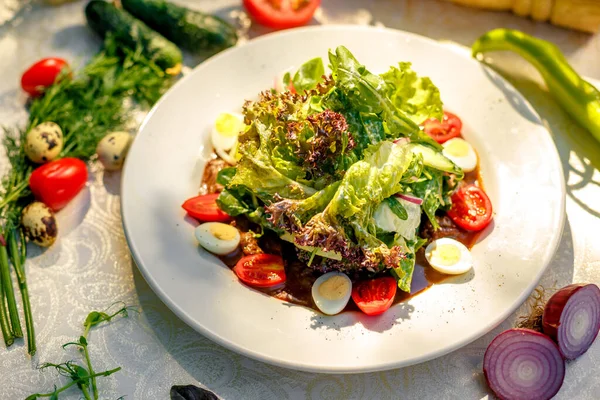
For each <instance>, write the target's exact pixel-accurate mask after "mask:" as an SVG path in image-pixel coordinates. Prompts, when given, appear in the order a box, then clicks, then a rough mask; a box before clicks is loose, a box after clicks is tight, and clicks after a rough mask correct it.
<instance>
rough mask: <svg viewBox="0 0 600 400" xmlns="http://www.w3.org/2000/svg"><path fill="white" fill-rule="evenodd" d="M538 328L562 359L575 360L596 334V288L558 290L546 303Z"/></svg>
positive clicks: (599, 307) (599, 308) (599, 321)
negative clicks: (549, 339) (554, 344)
mask: <svg viewBox="0 0 600 400" xmlns="http://www.w3.org/2000/svg"><path fill="white" fill-rule="evenodd" d="M542 325H543V328H544V333H545V334H546V335H548V336H550V337H551V338H552V339H554V340H555V341H556V343H558V348H559V349H560V352H561V353H562V355H563V356H564V357H565V358H566V359H569V360H573V359H575V358H577V357H579V356H580V355H582V354H583V353H585V352H586V351H587V349H589V348H590V346H591V345H592V343H593V342H594V339H596V336H597V335H598V331H599V330H600V288H598V286H597V285H594V284H582V283H576V284H572V285H569V286H565V287H564V288H562V289H560V290H559V291H558V292H556V293H554V295H553V296H552V297H550V300H548V302H547V303H546V307H545V308H544V315H543V316H542Z"/></svg>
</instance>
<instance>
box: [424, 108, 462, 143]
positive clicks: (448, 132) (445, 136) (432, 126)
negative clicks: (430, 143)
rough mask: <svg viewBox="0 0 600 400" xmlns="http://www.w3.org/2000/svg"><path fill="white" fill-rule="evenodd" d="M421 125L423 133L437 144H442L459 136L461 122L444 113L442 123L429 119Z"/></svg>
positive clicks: (446, 112)
mask: <svg viewBox="0 0 600 400" xmlns="http://www.w3.org/2000/svg"><path fill="white" fill-rule="evenodd" d="M422 125H423V130H424V131H425V133H427V134H428V135H429V136H431V138H432V139H433V140H435V141H436V142H438V143H444V142H446V141H448V140H450V139H452V138H455V137H458V136H460V131H461V130H462V121H461V120H460V118H458V117H457V116H456V115H454V114H452V113H449V112H448V111H444V118H442V121H440V120H439V119H436V118H429V119H428V120H426V121H425V122H423V124H422Z"/></svg>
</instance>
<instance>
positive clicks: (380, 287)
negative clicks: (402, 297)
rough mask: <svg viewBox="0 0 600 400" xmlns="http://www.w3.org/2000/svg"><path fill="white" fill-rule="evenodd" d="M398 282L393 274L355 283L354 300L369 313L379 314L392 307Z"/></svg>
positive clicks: (362, 309) (363, 310)
mask: <svg viewBox="0 0 600 400" xmlns="http://www.w3.org/2000/svg"><path fill="white" fill-rule="evenodd" d="M397 288H398V284H397V283H396V280H395V279H394V278H392V277H391V276H386V277H383V278H375V279H370V280H368V281H363V282H360V283H359V284H357V285H354V288H353V289H352V300H354V302H355V303H356V305H357V306H358V308H360V309H361V311H362V312H364V313H365V314H367V315H379V314H382V313H383V312H384V311H385V310H387V309H388V308H390V306H391V305H392V302H393V301H394V296H396V289H397Z"/></svg>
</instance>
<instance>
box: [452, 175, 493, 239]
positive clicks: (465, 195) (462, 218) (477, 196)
mask: <svg viewBox="0 0 600 400" xmlns="http://www.w3.org/2000/svg"><path fill="white" fill-rule="evenodd" d="M448 216H449V217H450V218H452V221H454V223H455V224H456V225H458V226H460V227H461V228H463V229H465V230H467V231H480V230H482V229H484V228H485V227H486V226H488V224H489V223H490V221H491V220H492V202H491V201H490V198H489V197H488V196H487V194H485V192H484V191H483V190H481V189H480V188H478V187H477V186H475V185H464V186H462V187H460V188H459V189H458V190H457V191H456V192H454V194H453V195H452V208H450V210H449V211H448Z"/></svg>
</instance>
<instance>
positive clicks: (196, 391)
mask: <svg viewBox="0 0 600 400" xmlns="http://www.w3.org/2000/svg"><path fill="white" fill-rule="evenodd" d="M170 394H171V400H219V398H218V397H217V396H216V395H215V394H214V393H213V392H211V391H210V390H207V389H202V388H199V387H197V386H194V385H185V386H178V385H175V386H173V387H171V393H170Z"/></svg>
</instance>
